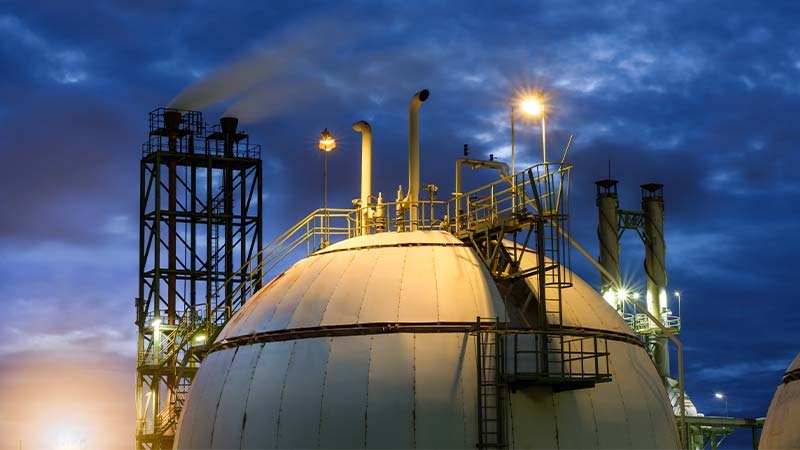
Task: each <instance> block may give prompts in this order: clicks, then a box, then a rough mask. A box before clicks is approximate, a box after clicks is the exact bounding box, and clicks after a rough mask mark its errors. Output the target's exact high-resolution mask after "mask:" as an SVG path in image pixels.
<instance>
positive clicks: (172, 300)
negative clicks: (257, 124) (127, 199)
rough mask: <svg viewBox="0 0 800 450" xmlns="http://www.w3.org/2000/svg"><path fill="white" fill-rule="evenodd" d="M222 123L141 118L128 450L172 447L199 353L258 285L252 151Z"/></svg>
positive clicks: (180, 114) (166, 113)
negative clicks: (132, 430)
mask: <svg viewBox="0 0 800 450" xmlns="http://www.w3.org/2000/svg"><path fill="white" fill-rule="evenodd" d="M236 128H237V120H236V119H235V118H231V117H226V118H223V119H221V120H220V126H214V127H213V128H210V129H209V132H208V133H207V132H206V125H205V123H204V122H203V116H202V113H200V112H197V111H182V110H177V109H169V108H159V109H156V110H154V111H152V112H150V130H149V131H150V132H149V138H148V140H147V142H145V143H144V145H143V146H142V160H141V179H140V221H139V295H138V297H137V299H136V325H137V327H138V330H139V338H138V358H137V371H136V413H137V423H136V447H137V449H166V448H169V449H171V448H172V441H173V438H174V435H175V429H176V427H177V421H178V417H179V416H180V412H181V408H182V406H183V403H184V401H185V396H186V393H187V392H188V389H189V386H190V385H191V383H192V379H193V377H194V375H195V373H196V372H197V368H198V367H199V365H200V362H201V360H202V358H203V356H204V355H205V352H206V350H207V347H208V345H209V344H210V342H211V341H212V340H213V338H214V336H215V335H216V333H217V332H218V331H219V330H220V329H221V328H222V326H223V325H224V324H225V323H226V322H227V320H228V319H229V318H230V316H231V315H232V314H233V313H234V312H235V311H236V310H237V309H238V308H239V307H241V305H242V304H243V303H244V302H245V301H246V300H247V297H248V296H249V294H250V293H251V292H253V291H254V290H255V289H258V288H259V287H260V284H261V269H260V263H261V260H260V259H261V256H260V254H259V253H258V251H259V250H260V249H261V247H262V238H261V223H262V203H261V192H262V181H261V159H260V158H261V154H260V151H261V149H260V147H259V146H257V145H251V144H250V143H249V136H248V135H247V134H244V133H240V132H237V129H236Z"/></svg>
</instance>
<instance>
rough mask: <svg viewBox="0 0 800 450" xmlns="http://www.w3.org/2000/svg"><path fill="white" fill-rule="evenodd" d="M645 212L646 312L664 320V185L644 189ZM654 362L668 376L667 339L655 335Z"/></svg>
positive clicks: (649, 186) (665, 300) (665, 290)
mask: <svg viewBox="0 0 800 450" xmlns="http://www.w3.org/2000/svg"><path fill="white" fill-rule="evenodd" d="M641 187H642V211H644V241H645V248H644V271H645V274H646V276H647V310H648V311H649V312H650V314H652V315H654V316H656V317H661V316H662V309H663V308H664V307H665V306H666V304H667V269H666V264H665V260H666V249H667V246H666V244H665V243H664V194H663V187H664V185H663V184H657V183H650V184H643V185H642V186H641ZM654 339H655V342H654V347H655V348H654V350H653V360H654V362H655V363H656V368H658V371H659V374H660V375H661V376H662V377H664V378H666V377H668V376H669V349H668V348H667V338H666V336H664V335H662V334H656V335H655V336H654Z"/></svg>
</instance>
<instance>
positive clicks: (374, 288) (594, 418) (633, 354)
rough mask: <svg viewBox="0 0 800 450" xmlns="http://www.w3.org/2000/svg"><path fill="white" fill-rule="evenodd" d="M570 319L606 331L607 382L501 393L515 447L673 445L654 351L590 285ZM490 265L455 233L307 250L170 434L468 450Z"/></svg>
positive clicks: (257, 305) (204, 439) (211, 361)
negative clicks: (504, 395)
mask: <svg viewBox="0 0 800 450" xmlns="http://www.w3.org/2000/svg"><path fill="white" fill-rule="evenodd" d="M575 278H576V280H575V282H574V283H573V285H572V287H570V288H568V289H566V290H565V291H564V300H563V302H564V303H563V304H564V306H563V309H564V315H565V320H564V323H565V324H568V323H569V324H573V326H575V327H586V328H589V329H593V330H605V331H607V332H608V335H609V336H610V337H609V341H608V351H609V352H610V353H611V356H610V358H609V368H610V372H611V374H612V377H613V379H612V381H611V382H608V383H600V384H597V385H596V386H595V387H594V388H588V389H580V390H573V391H565V392H554V390H553V388H552V387H551V386H535V387H526V388H519V389H517V390H516V391H515V392H509V393H508V398H507V401H506V402H504V403H505V406H504V409H505V410H506V417H507V418H508V421H507V423H506V424H505V427H504V429H506V430H507V440H508V446H509V447H511V448H514V447H517V448H677V447H678V446H679V445H680V444H679V441H678V434H677V429H676V426H675V419H674V416H673V414H672V408H671V406H670V403H669V400H668V399H667V397H666V393H665V391H664V388H663V385H662V382H661V380H660V378H659V376H658V374H657V373H656V370H655V367H654V365H653V363H652V361H651V360H650V359H649V357H648V355H647V353H646V352H645V350H644V348H643V347H642V345H641V343H639V341H638V340H636V339H635V337H634V336H633V335H632V334H630V331H629V330H627V328H626V326H625V324H624V322H623V321H622V319H621V318H619V317H618V316H617V315H616V313H615V312H614V311H613V309H612V308H611V307H610V306H609V305H608V304H607V303H606V302H605V301H604V300H603V299H602V298H601V297H600V296H599V294H597V292H595V291H594V290H593V289H592V288H591V287H590V286H588V284H586V283H584V282H582V281H580V280H577V277H575ZM506 316H507V314H506V309H505V307H504V305H503V301H502V298H501V295H500V292H499V291H498V289H497V286H496V285H495V282H494V280H493V279H492V277H491V275H490V273H489V272H488V270H487V269H486V267H485V265H484V264H483V262H482V261H481V260H480V259H479V257H478V255H477V254H476V253H475V251H473V250H472V248H471V247H469V246H467V245H466V244H464V243H463V242H462V241H460V240H458V239H456V238H455V237H454V236H452V235H451V234H449V233H444V232H431V231H424V232H423V231H418V232H407V233H381V234H375V235H369V236H362V237H358V238H353V239H349V240H346V241H343V242H340V243H337V244H335V245H331V246H330V247H328V248H326V249H324V250H321V251H318V252H316V253H315V254H313V255H311V256H309V257H308V258H305V259H303V260H300V261H299V262H297V263H296V264H295V265H293V266H292V267H290V268H289V269H288V270H286V271H285V272H284V273H282V274H281V275H279V276H278V277H276V278H275V279H274V280H272V281H271V282H270V283H269V284H268V285H266V286H264V287H263V288H262V289H261V290H260V291H259V292H257V293H256V294H255V295H254V296H253V298H252V299H251V300H250V301H248V303H247V304H246V305H245V306H244V307H243V308H242V309H241V310H240V311H239V312H238V313H237V314H236V315H235V316H234V317H233V318H232V319H231V320H230V321H229V323H228V324H227V325H226V327H225V328H224V330H223V331H222V333H221V334H220V335H219V337H218V338H217V340H216V341H215V343H214V345H213V348H212V351H211V352H210V353H209V354H208V356H207V357H206V359H205V360H204V362H203V364H202V365H201V367H200V369H199V372H198V374H197V376H196V378H195V381H194V384H193V386H192V388H191V391H190V394H189V397H188V398H187V401H186V404H185V407H184V409H183V414H182V416H181V419H180V423H179V427H178V432H177V435H176V440H175V442H176V445H175V448H177V449H190V448H220V449H221V448H330V447H347V448H376V447H382V448H385V447H392V448H475V446H476V443H477V436H478V426H479V408H478V391H479V388H478V372H477V369H476V368H477V361H478V358H477V356H476V353H477V352H476V350H477V345H476V336H475V333H474V332H473V331H472V330H473V328H474V325H475V322H476V319H477V317H481V318H493V317H499V318H500V320H501V321H504V320H506Z"/></svg>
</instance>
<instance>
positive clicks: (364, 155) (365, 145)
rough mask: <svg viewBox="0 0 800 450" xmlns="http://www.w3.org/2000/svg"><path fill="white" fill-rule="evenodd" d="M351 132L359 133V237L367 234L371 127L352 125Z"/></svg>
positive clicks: (370, 173) (358, 124)
mask: <svg viewBox="0 0 800 450" xmlns="http://www.w3.org/2000/svg"><path fill="white" fill-rule="evenodd" d="M353 130H355V131H357V132H359V133H361V214H360V216H361V235H362V236H363V235H365V234H367V233H368V232H369V220H368V217H367V210H368V208H369V196H370V195H371V194H372V127H370V126H369V123H368V122H367V121H365V120H361V121H359V122H356V123H354V124H353Z"/></svg>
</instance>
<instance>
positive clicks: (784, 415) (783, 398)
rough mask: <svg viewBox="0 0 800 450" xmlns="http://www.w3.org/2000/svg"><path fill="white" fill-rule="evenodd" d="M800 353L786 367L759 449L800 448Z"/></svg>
mask: <svg viewBox="0 0 800 450" xmlns="http://www.w3.org/2000/svg"><path fill="white" fill-rule="evenodd" d="M798 417H800V354H798V355H797V356H796V357H795V358H794V361H792V363H791V364H790V365H789V368H788V369H786V373H785V374H784V375H783V382H782V383H781V385H780V386H778V389H777V390H776V391H775V396H774V397H772V403H770V405H769V410H768V411H767V419H766V420H765V421H764V429H763V430H761V441H760V442H759V444H758V448H759V449H786V448H800V427H798V426H797V425H798Z"/></svg>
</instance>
